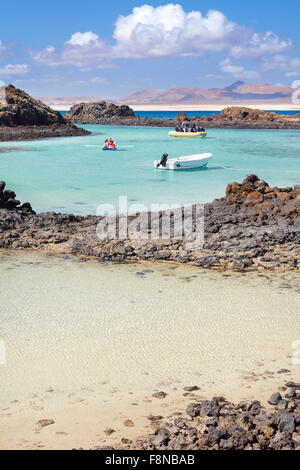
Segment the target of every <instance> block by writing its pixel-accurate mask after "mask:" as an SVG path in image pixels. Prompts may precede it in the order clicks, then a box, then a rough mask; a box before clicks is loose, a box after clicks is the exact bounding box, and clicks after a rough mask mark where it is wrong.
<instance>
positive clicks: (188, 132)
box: [169, 122, 207, 138]
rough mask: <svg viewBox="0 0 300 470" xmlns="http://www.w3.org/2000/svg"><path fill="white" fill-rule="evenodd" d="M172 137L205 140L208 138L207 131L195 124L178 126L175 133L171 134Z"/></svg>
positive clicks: (171, 132)
mask: <svg viewBox="0 0 300 470" xmlns="http://www.w3.org/2000/svg"><path fill="white" fill-rule="evenodd" d="M169 136H170V137H185V138H186V137H194V138H195V137H201V138H204V137H206V136H207V133H206V130H205V129H204V128H203V127H201V126H197V125H196V124H195V123H193V124H191V123H189V122H187V123H182V124H180V125H178V126H176V128H175V130H174V131H170V132H169Z"/></svg>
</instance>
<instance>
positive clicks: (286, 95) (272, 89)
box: [119, 81, 294, 105]
mask: <svg viewBox="0 0 300 470" xmlns="http://www.w3.org/2000/svg"><path fill="white" fill-rule="evenodd" d="M293 91H294V90H293V89H292V88H289V87H287V86H279V85H278V86H274V85H267V84H260V83H257V84H247V83H244V82H242V81H238V82H235V83H233V84H232V85H230V86H228V87H226V88H209V89H204V88H170V89H169V90H166V91H164V92H158V91H155V90H143V91H139V92H137V93H134V94H132V95H130V96H128V97H127V98H124V99H122V100H119V102H121V103H126V104H128V105H141V104H145V105H146V104H147V105H151V104H153V105H156V104H222V103H226V104H235V103H242V102H246V103H248V104H251V102H252V103H253V104H255V103H257V104H258V103H259V102H266V103H267V102H270V103H272V102H273V103H274V102H276V103H278V104H279V103H288V102H289V101H290V98H291V95H292V93H293Z"/></svg>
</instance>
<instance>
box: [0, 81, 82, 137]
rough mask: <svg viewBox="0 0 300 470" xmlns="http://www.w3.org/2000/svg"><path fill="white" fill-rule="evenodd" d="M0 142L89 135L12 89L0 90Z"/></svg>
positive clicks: (26, 95)
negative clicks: (0, 92) (0, 97)
mask: <svg viewBox="0 0 300 470" xmlns="http://www.w3.org/2000/svg"><path fill="white" fill-rule="evenodd" d="M1 91H2V94H1V96H2V99H1V103H0V140H1V141H5V140H23V139H33V138H44V137H47V138H48V137H60V136H68V135H70V136H73V135H87V134H90V133H89V132H88V131H86V130H84V129H80V128H78V127H75V126H73V125H70V123H68V122H67V121H66V120H65V119H64V118H63V116H62V115H61V114H60V113H59V112H57V111H54V110H53V109H51V108H49V106H46V105H45V104H44V103H42V102H41V101H38V100H35V99H33V98H32V97H31V96H29V95H28V94H27V93H25V92H24V91H22V90H19V89H18V88H15V87H14V86H12V85H8V86H7V87H4V88H2V90H1Z"/></svg>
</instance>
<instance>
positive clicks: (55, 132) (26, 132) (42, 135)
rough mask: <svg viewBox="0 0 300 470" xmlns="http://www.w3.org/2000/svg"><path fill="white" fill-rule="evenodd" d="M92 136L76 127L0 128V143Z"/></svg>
mask: <svg viewBox="0 0 300 470" xmlns="http://www.w3.org/2000/svg"><path fill="white" fill-rule="evenodd" d="M90 134H91V132H89V131H87V130H85V129H82V128H80V127H77V126H75V125H63V126H30V127H25V126H18V127H14V128H11V127H0V142H12V141H21V140H38V139H49V138H52V137H76V136H84V135H90Z"/></svg>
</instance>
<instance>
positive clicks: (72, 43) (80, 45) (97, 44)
mask: <svg viewBox="0 0 300 470" xmlns="http://www.w3.org/2000/svg"><path fill="white" fill-rule="evenodd" d="M110 52H111V47H110V46H109V45H108V44H106V42H105V41H104V40H103V39H101V38H100V37H99V36H97V35H96V34H94V33H92V32H91V31H88V32H86V33H80V32H78V33H74V34H72V36H71V38H70V39H69V40H68V41H66V42H65V44H64V45H63V48H62V50H61V52H58V51H56V49H55V47H53V46H48V47H46V48H45V49H43V50H42V51H39V52H35V51H34V52H32V57H33V60H34V61H35V62H37V63H39V64H44V65H49V66H52V67H58V66H61V65H73V66H75V67H79V68H81V69H89V68H90V67H91V66H92V67H93V68H107V67H111V64H110Z"/></svg>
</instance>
